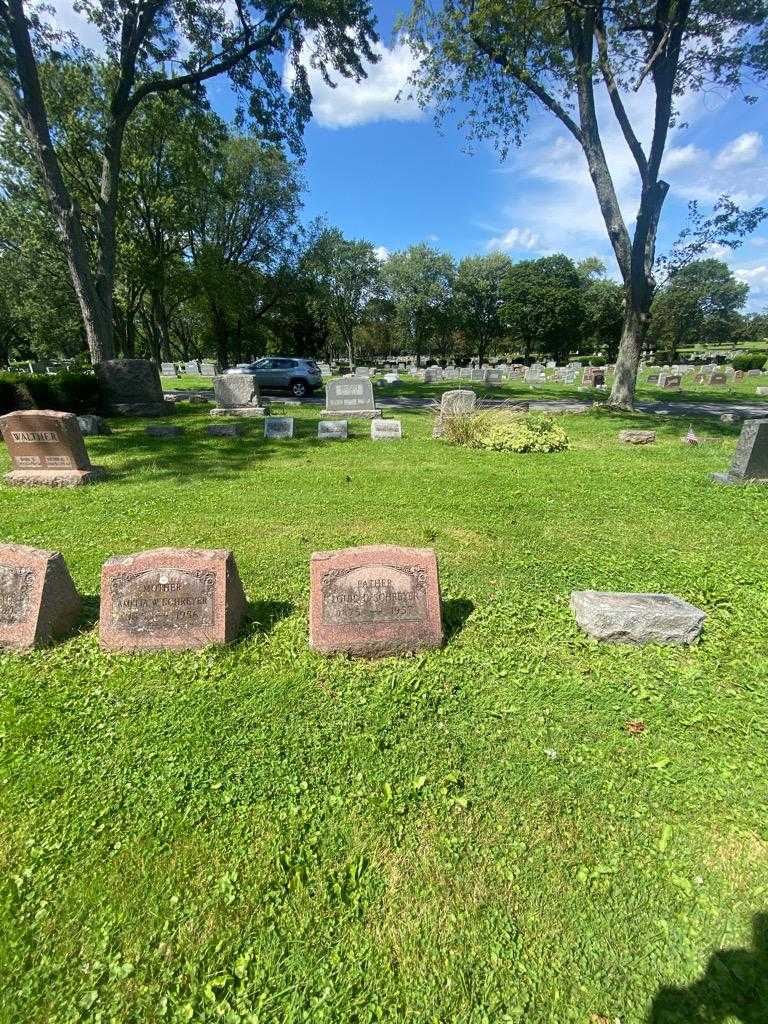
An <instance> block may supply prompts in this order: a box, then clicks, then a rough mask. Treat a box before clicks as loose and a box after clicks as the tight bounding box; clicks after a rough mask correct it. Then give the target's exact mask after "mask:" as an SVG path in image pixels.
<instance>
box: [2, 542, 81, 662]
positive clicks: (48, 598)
mask: <svg viewBox="0 0 768 1024" xmlns="http://www.w3.org/2000/svg"><path fill="white" fill-rule="evenodd" d="M80 607H81V602H80V598H79V596H78V593H77V591H76V590H75V585H74V583H73V582H72V577H71V576H70V575H69V571H68V569H67V567H66V565H65V563H64V559H63V558H62V557H61V555H60V554H59V553H58V551H44V550H42V549H41V548H31V547H27V546H26V545H22V544H0V648H5V649H8V650H14V651H26V650H29V649H30V648H32V647H37V646H39V645H42V644H45V643H47V642H49V641H50V640H52V639H53V638H54V637H57V636H62V635H63V634H64V633H67V632H68V631H69V630H70V629H71V628H72V627H73V626H74V624H75V623H76V622H77V619H78V616H79V615H80Z"/></svg>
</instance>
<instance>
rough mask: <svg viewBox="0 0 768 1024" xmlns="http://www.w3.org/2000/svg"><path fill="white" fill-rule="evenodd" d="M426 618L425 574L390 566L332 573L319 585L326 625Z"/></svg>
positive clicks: (333, 571) (369, 566) (420, 619)
mask: <svg viewBox="0 0 768 1024" xmlns="http://www.w3.org/2000/svg"><path fill="white" fill-rule="evenodd" d="M426 615H427V589H426V573H425V572H424V570H423V569H418V568H413V569H403V568H398V567H396V566H392V565H365V566H360V567H358V568H357V569H338V570H332V571H331V572H329V573H327V575H326V576H324V577H323V582H322V621H323V624H324V625H326V626H346V625H355V624H357V623H365V622H420V621H422V620H423V619H425V618H426Z"/></svg>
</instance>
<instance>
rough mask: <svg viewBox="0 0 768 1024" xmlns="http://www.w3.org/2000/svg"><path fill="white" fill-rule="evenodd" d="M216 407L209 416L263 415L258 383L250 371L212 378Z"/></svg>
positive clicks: (264, 411)
mask: <svg viewBox="0 0 768 1024" xmlns="http://www.w3.org/2000/svg"><path fill="white" fill-rule="evenodd" d="M213 392H214V394H215V396H216V407H215V408H214V409H211V416H264V415H265V414H266V408H265V407H264V406H263V405H262V404H261V401H260V399H259V385H258V384H257V383H256V378H255V377H254V376H253V374H250V373H225V374H222V375H221V376H220V377H214V378H213Z"/></svg>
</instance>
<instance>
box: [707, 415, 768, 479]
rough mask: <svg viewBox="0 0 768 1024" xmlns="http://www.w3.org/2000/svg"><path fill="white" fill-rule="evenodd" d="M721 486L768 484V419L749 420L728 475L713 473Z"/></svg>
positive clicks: (713, 477)
mask: <svg viewBox="0 0 768 1024" xmlns="http://www.w3.org/2000/svg"><path fill="white" fill-rule="evenodd" d="M712 479H713V480H716V481H717V483H719V484H748V483H759V484H768V419H760V420H747V421H746V422H745V424H744V426H743V427H742V428H741V436H740V437H739V440H738V443H737V445H736V451H735V452H734V453H733V460H732V462H731V468H730V469H729V470H728V471H727V472H726V473H713V474H712Z"/></svg>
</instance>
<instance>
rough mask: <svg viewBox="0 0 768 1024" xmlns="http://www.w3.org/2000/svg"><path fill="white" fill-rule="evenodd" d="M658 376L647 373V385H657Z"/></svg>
mask: <svg viewBox="0 0 768 1024" xmlns="http://www.w3.org/2000/svg"><path fill="white" fill-rule="evenodd" d="M660 376H661V375H660V374H658V373H649V374H648V383H649V384H658V383H659V377H660Z"/></svg>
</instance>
